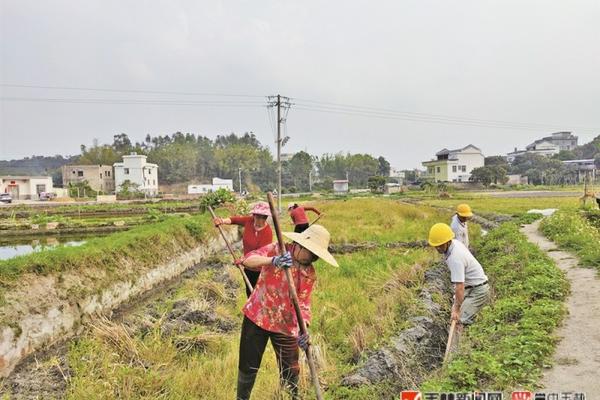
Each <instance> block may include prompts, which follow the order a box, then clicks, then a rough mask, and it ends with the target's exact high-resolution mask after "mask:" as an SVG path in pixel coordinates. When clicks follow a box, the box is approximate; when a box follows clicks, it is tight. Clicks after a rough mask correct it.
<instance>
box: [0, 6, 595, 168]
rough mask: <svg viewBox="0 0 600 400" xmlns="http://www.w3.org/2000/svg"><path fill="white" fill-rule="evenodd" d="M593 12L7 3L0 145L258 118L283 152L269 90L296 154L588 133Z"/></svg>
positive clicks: (30, 148)
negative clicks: (285, 104) (280, 103)
mask: <svg viewBox="0 0 600 400" xmlns="http://www.w3.org/2000/svg"><path fill="white" fill-rule="evenodd" d="M598 21H600V2H599V1H597V0H590V1H583V0H574V1H569V2H565V1H558V0H555V1H550V0H540V1H534V0H531V1H530V0H525V1H524V0H517V1H513V0H503V1H499V0H496V1H489V0H464V1H448V0H441V1H431V0H411V1H406V0H391V1H387V0H386V1H383V0H382V1H350V0H328V1H313V0H303V1H290V0H279V1H267V0H265V1H256V0H254V1H251V0H247V1H245V0H230V1H217V0H214V1H198V0H192V1H183V0H181V1H176V0H165V1H162V0H154V1H142V0H137V1H134V0H85V1H81V0H70V1H67V0H47V1H39V0H35V1H32V0H0V84H1V86H0V159H13V158H20V157H24V156H31V155H34V154H35V155H55V154H63V155H71V154H78V153H79V148H80V145H81V144H86V145H88V146H89V145H91V144H92V143H93V141H94V139H97V140H98V141H99V142H100V143H110V142H112V137H113V135H115V134H119V133H122V132H123V133H127V134H128V135H129V137H130V138H132V140H134V141H136V140H137V141H141V140H143V138H144V137H145V136H146V135H147V134H151V135H159V134H160V135H164V134H171V133H174V132H177V131H181V132H184V133H185V132H191V133H196V134H202V135H205V136H208V137H213V138H214V137H216V135H219V134H228V133H231V132H236V133H240V134H241V133H244V132H247V131H252V132H254V133H255V134H256V135H257V137H258V138H259V139H260V140H261V141H262V142H263V143H264V144H268V145H269V146H270V147H271V148H273V149H274V148H275V136H274V132H273V129H272V126H271V123H270V119H269V114H268V111H267V107H266V104H267V99H266V96H268V95H275V94H281V95H283V96H288V97H290V98H291V100H290V102H291V103H292V105H291V108H290V109H289V112H288V115H287V121H286V132H287V135H289V136H290V140H289V142H288V143H287V144H286V146H285V147H284V149H283V151H284V152H287V153H289V152H296V151H300V150H306V151H308V152H309V153H311V154H314V155H320V154H323V153H337V152H351V153H370V154H373V155H375V156H379V155H383V156H384V157H386V158H387V159H388V160H389V161H390V163H391V164H392V166H393V167H395V168H415V167H421V162H422V161H426V160H429V159H431V158H432V157H434V154H435V153H436V152H437V151H438V150H440V149H442V148H444V147H445V148H450V149H454V148H460V147H464V146H465V145H467V144H470V143H472V144H474V145H476V146H478V147H480V148H481V149H482V150H483V152H484V154H485V155H486V156H487V155H496V154H505V153H507V152H509V151H512V150H513V149H514V147H518V148H523V147H525V146H526V145H527V144H529V143H530V142H532V141H533V140H535V139H537V138H540V137H543V136H546V135H547V134H549V133H551V132H553V131H572V132H573V133H574V134H575V135H577V136H579V139H580V143H584V142H588V141H590V140H591V139H592V138H593V137H595V136H596V135H600V112H599V110H600V73H599V71H600V24H599V23H598ZM30 86H35V87H30ZM41 87H45V88H41ZM50 88H53V89H50ZM56 88H63V89H56ZM64 88H71V89H64ZM74 89H77V90H74ZM80 89H94V90H80ZM99 89H102V90H99ZM340 104H341V105H342V106H341V105H340Z"/></svg>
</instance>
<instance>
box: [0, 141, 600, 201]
mask: <svg viewBox="0 0 600 400" xmlns="http://www.w3.org/2000/svg"><path fill="white" fill-rule="evenodd" d="M597 139H598V138H597ZM595 140H596V139H595ZM578 146H579V143H578V137H577V136H574V135H573V134H572V133H571V132H555V133H552V134H550V135H548V136H545V137H542V138H540V139H537V140H535V141H533V142H532V143H530V144H529V145H527V146H525V148H524V149H518V148H516V147H515V148H514V150H513V151H512V152H510V153H508V154H506V155H503V156H493V157H491V158H490V157H488V158H486V156H485V155H484V153H483V150H482V149H481V148H480V147H478V146H476V145H474V144H466V145H465V146H464V147H461V148H458V149H451V150H449V149H447V148H443V149H441V150H439V151H437V152H436V153H435V154H434V157H433V158H432V159H430V160H427V161H423V162H422V166H423V167H424V169H421V168H415V169H412V170H400V169H396V168H389V176H386V177H384V178H385V180H384V181H383V186H382V191H384V192H385V193H394V192H398V191H401V190H402V188H403V187H405V186H406V185H421V184H423V183H426V182H430V183H449V184H456V185H469V184H471V185H473V184H477V183H482V179H481V178H478V176H476V175H477V172H478V170H481V169H482V168H485V167H487V166H488V165H489V164H490V163H491V161H490V162H488V161H489V159H491V160H493V161H494V162H493V165H494V166H498V165H502V166H503V168H504V173H505V176H504V177H503V179H501V182H494V183H501V184H503V185H528V184H539V183H545V181H544V180H543V179H542V181H541V182H535V181H534V180H532V177H530V176H528V175H527V174H524V173H508V172H509V170H510V166H511V165H514V164H515V163H517V162H518V161H519V159H523V157H527V156H532V155H533V156H543V157H546V158H548V159H550V158H554V159H555V157H556V156H557V155H559V154H562V153H561V152H571V151H573V150H575V149H576V148H578ZM599 154H600V153H599ZM293 157H294V154H293V153H284V154H282V155H281V161H282V162H283V163H286V162H290V161H291V160H292V159H293ZM147 158H148V157H147V156H146V155H143V154H137V153H135V152H132V153H131V154H128V155H123V156H122V161H120V162H115V163H113V164H112V165H63V166H62V168H61V172H62V187H60V186H61V185H55V184H54V183H55V182H53V179H52V177H51V176H40V175H35V176H34V175H31V176H28V175H4V176H0V193H1V194H3V198H2V199H0V200H2V201H3V202H9V201H12V200H42V201H43V200H50V199H53V198H65V197H89V196H90V195H91V193H86V188H87V190H88V192H90V191H92V192H93V194H94V195H100V196H104V197H105V198H106V199H107V200H110V199H111V197H114V196H116V195H117V194H119V193H124V192H125V193H135V194H137V195H138V196H140V195H141V196H142V197H146V198H152V197H156V196H158V195H159V194H161V193H162V191H161V190H160V187H159V174H160V171H159V166H158V165H157V164H154V163H150V162H148V161H147ZM571 158H572V157H571ZM558 161H559V162H560V163H562V165H563V166H564V167H565V169H566V170H568V171H569V175H568V179H567V178H564V177H563V178H562V182H561V183H570V184H575V183H581V182H583V181H584V180H585V179H590V180H592V181H594V180H595V179H596V175H597V174H598V172H599V170H600V166H599V165H598V164H599V161H598V157H597V156H596V158H585V159H568V160H558ZM474 172H475V174H474ZM346 175H347V174H346ZM235 178H236V177H232V176H228V177H213V178H212V181H211V182H205V183H201V182H189V183H188V185H187V192H186V193H185V194H187V195H191V196H193V195H203V194H207V193H210V192H214V191H216V190H219V189H225V190H228V191H234V182H235V180H236V179H235ZM542 178H543V177H542ZM309 180H310V183H309V187H310V190H312V184H313V183H316V182H319V171H318V169H316V170H315V171H314V173H313V171H312V170H311V171H310V176H309ZM483 183H489V182H483ZM550 183H557V182H550ZM330 184H331V187H330V188H329V190H330V191H332V192H334V193H338V194H343V193H347V192H348V191H350V190H351V189H355V190H361V189H362V190H365V189H368V187H364V188H356V187H354V188H353V185H352V182H351V179H348V177H347V176H346V179H333V180H332V181H331V182H330ZM237 190H239V192H240V193H241V194H242V193H244V192H245V190H244V188H243V183H242V178H241V172H240V176H239V185H238V188H237Z"/></svg>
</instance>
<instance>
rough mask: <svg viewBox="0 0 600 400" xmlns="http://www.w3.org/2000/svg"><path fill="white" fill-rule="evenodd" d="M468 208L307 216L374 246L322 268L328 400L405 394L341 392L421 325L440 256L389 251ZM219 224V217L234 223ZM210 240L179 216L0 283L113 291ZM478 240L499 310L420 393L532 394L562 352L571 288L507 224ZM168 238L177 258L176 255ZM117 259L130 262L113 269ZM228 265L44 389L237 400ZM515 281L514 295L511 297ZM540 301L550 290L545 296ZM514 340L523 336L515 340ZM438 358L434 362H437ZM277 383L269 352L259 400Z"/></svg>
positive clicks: (118, 325)
mask: <svg viewBox="0 0 600 400" xmlns="http://www.w3.org/2000/svg"><path fill="white" fill-rule="evenodd" d="M464 201H465V200H464V199H457V198H452V199H443V200H442V199H432V198H429V199H422V200H420V202H419V203H417V204H407V203H405V202H404V200H403V199H397V198H395V197H389V198H373V197H369V198H345V199H341V200H317V201H314V202H312V204H313V205H314V206H316V207H317V208H318V209H319V210H321V211H322V212H324V214H325V216H324V217H323V218H322V219H321V220H320V221H319V223H321V224H322V225H324V226H325V227H327V228H328V229H329V230H330V232H331V234H332V244H334V245H344V244H350V245H352V244H359V243H364V242H369V243H374V244H376V245H377V244H379V245H380V247H379V248H378V247H377V246H375V247H374V248H370V249H369V250H366V251H357V252H352V253H339V254H336V258H337V259H338V262H339V264H340V268H333V267H330V266H328V265H326V264H325V263H323V262H320V261H319V262H317V264H316V269H317V276H318V283H317V287H316V290H315V292H314V294H313V320H312V323H311V336H312V341H313V344H314V345H315V347H316V349H317V350H318V360H319V363H320V367H321V374H320V375H321V380H322V383H323V386H324V387H325V388H326V397H327V398H331V399H378V398H393V397H394V395H395V394H397V393H398V391H399V390H400V389H401V388H402V387H403V386H402V383H400V382H399V380H398V379H382V380H380V381H378V382H374V383H371V384H366V385H358V386H356V385H351V386H348V385H345V384H343V383H342V382H343V381H344V378H345V377H347V376H348V375H350V374H352V373H353V372H354V371H356V370H357V369H358V368H360V367H361V366H362V365H363V364H364V363H365V362H366V361H367V360H368V359H369V357H370V355H371V354H372V353H373V352H374V351H376V350H377V349H380V348H383V347H385V346H387V345H388V344H389V343H390V340H392V338H393V337H395V335H397V334H398V333H399V332H402V331H404V330H406V329H408V328H410V327H411V326H412V324H413V322H411V321H414V318H416V317H419V316H423V315H428V314H427V313H428V311H427V310H426V309H425V308H424V305H423V303H422V297H421V294H422V291H423V289H424V287H425V285H427V278H426V273H427V271H430V270H432V269H434V268H435V267H436V265H438V263H439V256H438V255H437V254H436V253H435V252H434V251H432V250H431V249H428V248H422V247H418V246H416V247H411V248H403V247H399V248H387V247H386V246H385V245H386V244H391V243H397V242H419V241H422V240H423V239H425V238H426V236H427V232H428V230H429V227H430V226H431V225H432V224H433V223H435V222H439V221H447V220H449V217H450V215H451V212H449V211H447V210H446V209H447V208H452V207H453V206H455V205H456V204H458V203H459V202H464ZM468 202H469V203H470V204H471V205H472V206H473V208H474V210H475V212H476V213H477V212H480V211H482V212H484V213H493V214H507V215H511V216H519V215H521V214H523V213H525V212H526V211H527V210H528V209H529V208H530V206H532V207H531V208H545V207H544V205H547V204H559V206H564V207H565V208H566V209H567V210H568V209H572V208H573V207H575V206H576V200H574V199H572V198H564V199H563V198H535V199H497V198H486V197H482V198H476V199H475V198H473V199H470V200H469V201H468ZM534 204H535V205H534ZM432 206H433V207H432ZM555 206H556V205H555ZM95 212H97V210H95ZM218 212H219V214H220V215H227V214H229V213H230V212H232V209H229V210H225V209H220V210H218ZM283 221H284V230H288V229H290V228H291V225H290V222H289V221H288V218H284V219H283ZM209 233H212V234H213V235H214V230H213V229H212V228H211V227H210V222H209V220H208V218H207V217H206V215H199V216H179V217H177V216H173V217H169V218H166V219H165V220H163V221H156V222H150V223H148V224H145V225H144V226H140V227H137V228H133V229H132V230H130V231H128V232H122V233H116V234H112V235H109V236H107V237H105V238H99V239H94V240H91V241H89V242H88V243H86V244H85V245H84V246H81V247H78V248H64V249H63V248H61V249H57V250H53V252H52V253H51V254H52V255H51V256H50V255H44V254H43V253H38V254H32V255H30V256H25V257H21V258H18V259H15V260H14V261H12V262H4V263H0V271H1V274H0V276H2V282H3V285H4V286H5V290H9V291H10V290H11V287H13V286H14V284H15V283H16V282H18V280H19V277H20V276H21V275H22V274H24V273H27V274H31V273H33V274H44V275H45V274H56V273H61V270H62V268H65V267H66V266H67V265H68V268H69V269H70V270H71V271H77V270H78V269H80V268H83V266H84V265H85V264H86V263H89V262H92V263H94V265H95V267H96V268H101V269H102V268H104V269H106V270H107V271H114V273H113V272H111V273H109V274H108V275H106V276H105V278H104V279H106V280H107V281H106V283H108V281H110V280H111V279H118V277H119V276H120V275H119V274H120V273H119V272H118V269H117V270H115V268H117V265H118V263H119V262H121V261H119V260H123V257H124V256H125V254H126V255H127V257H128V258H129V259H131V260H133V259H138V258H139V259H140V260H141V262H142V263H152V262H156V261H157V260H161V259H162V260H166V259H168V258H169V257H171V256H172V255H173V254H174V253H173V251H175V252H176V251H181V250H184V251H185V249H186V248H189V247H188V246H194V245H195V244H196V243H198V241H202V240H203V239H202V238H203V237H204V236H205V235H207V234H209ZM480 233H481V230H480V229H479V227H478V226H476V225H474V224H472V225H471V235H472V236H473V237H474V238H475V249H476V250H477V252H478V258H479V259H480V261H481V262H482V264H483V266H484V268H485V269H486V272H487V273H488V276H490V279H491V281H492V285H493V287H494V289H495V297H494V303H493V305H492V306H490V307H487V308H486V309H485V310H484V311H483V312H482V315H481V318H480V320H479V321H478V323H476V324H475V325H474V326H473V328H472V329H471V330H470V331H469V332H468V334H467V335H466V337H465V340H464V341H463V342H462V345H461V346H462V347H461V353H460V356H457V357H456V358H454V360H453V361H452V363H451V364H450V365H449V366H448V368H444V369H437V368H435V369H434V370H433V371H429V372H431V374H430V376H429V377H428V378H427V379H426V380H425V383H424V388H427V389H431V390H442V389H443V390H463V389H475V388H478V387H482V385H485V386H486V387H494V388H498V389H504V390H508V389H510V388H514V387H530V388H533V387H535V385H536V382H537V380H538V379H539V377H540V375H541V368H542V366H544V365H545V364H547V363H548V362H549V357H550V355H551V354H552V351H553V348H554V346H555V344H556V339H555V338H554V337H553V336H552V335H548V334H547V332H551V331H552V330H553V329H554V328H555V327H556V326H558V325H559V324H560V321H561V320H562V318H563V316H564V313H565V311H564V307H563V305H562V302H563V300H564V298H565V296H566V295H567V293H568V290H569V288H568V283H567V282H566V280H565V278H564V276H563V275H562V274H561V273H560V271H559V270H558V269H557V268H556V267H555V265H554V264H553V262H552V261H550V260H549V259H548V258H547V257H545V256H544V254H542V252H541V251H540V250H539V249H537V248H536V247H535V246H533V245H531V244H528V243H527V242H526V239H525V238H524V237H523V236H522V235H521V234H520V233H519V232H518V231H517V229H516V227H515V225H514V224H511V223H508V224H505V225H503V226H502V227H501V228H498V229H496V230H494V231H492V232H491V233H490V234H489V235H488V236H486V237H485V238H484V239H483V238H481V236H480ZM170 237H175V238H177V241H178V242H179V243H181V244H180V245H178V247H172V246H171V245H170V244H169V238H170ZM148 240H151V242H152V243H153V246H152V247H151V248H148V246H138V245H137V244H139V243H140V242H147V241H148ZM106 249H112V250H111V251H112V253H110V256H106V257H105V256H102V254H103V253H104V251H105V250H106ZM119 249H122V250H123V251H124V252H125V253H123V254H121V255H119V251H121V250H119ZM149 249H151V250H150V251H149ZM169 249H171V250H169ZM65 260H68V262H66V263H65ZM111 260H113V261H111ZM112 262H116V263H117V264H115V265H114V266H113V264H111V263H112ZM229 264H230V261H229V258H228V257H227V256H226V255H221V256H218V257H215V258H212V259H209V260H206V261H205V262H203V264H202V265H201V266H200V267H199V268H198V269H197V270H196V271H195V272H194V273H193V274H190V275H189V276H188V277H186V278H185V279H184V280H183V281H182V283H181V284H178V285H175V286H173V287H170V288H168V290H164V291H163V292H158V293H156V294H155V295H153V297H151V298H149V299H146V300H142V301H141V302H140V303H139V304H135V305H134V306H132V307H131V308H129V309H128V310H127V312H125V313H123V314H120V316H119V317H117V318H114V319H113V320H107V319H100V320H97V321H95V322H91V323H90V326H89V329H86V331H85V332H84V333H83V334H82V335H81V336H79V337H78V338H77V339H76V340H73V341H71V342H70V343H69V344H68V346H67V347H66V348H65V349H64V350H63V351H62V352H61V353H59V354H58V355H56V356H53V357H51V358H49V359H47V360H46V361H44V362H43V363H41V367H40V368H41V370H46V371H57V370H58V369H60V370H62V371H63V372H64V374H65V376H66V378H65V379H62V381H61V382H57V381H56V380H52V379H50V382H49V385H48V386H52V387H56V388H57V389H56V390H55V391H54V392H52V391H50V392H49V393H50V395H52V396H54V395H56V396H64V397H66V398H69V399H80V398H89V399H105V398H132V399H137V398H164V399H180V398H189V399H193V398H212V399H229V398H232V397H234V393H235V382H236V376H237V358H238V354H237V351H238V349H237V346H238V340H239V327H240V323H241V317H240V308H241V306H242V305H243V302H244V300H245V295H244V293H243V289H242V287H241V279H240V277H239V272H237V271H236V270H235V269H234V268H233V267H232V266H231V265H229ZM446 279H447V278H446ZM514 281H519V282H521V284H520V285H518V286H515V285H514V284H513V282H514ZM545 287H552V288H554V289H553V290H552V291H545V290H543V289H542V288H545ZM433 299H434V302H435V303H438V304H439V306H440V307H441V311H440V314H439V315H438V316H437V317H436V318H434V320H436V321H437V320H438V319H439V318H441V320H439V322H436V323H440V324H442V325H441V328H442V329H444V326H443V325H444V324H445V323H446V322H445V321H447V318H448V314H447V313H448V307H449V299H448V298H446V297H443V295H442V294H440V295H437V294H435V295H434V296H433ZM424 313H425V314H424ZM519 326H527V327H528V330H527V331H526V332H524V333H522V334H520V335H517V336H515V332H516V329H517V327H519ZM433 356H434V358H436V357H437V359H438V362H439V358H440V357H441V354H437V353H436V354H434V355H433ZM508 367H510V368H508ZM508 370H510V371H511V372H510V373H508V372H506V371H508ZM306 371H307V368H306V366H305V365H304V366H303V367H302V374H303V375H302V377H301V383H302V391H303V394H304V395H305V396H306V397H307V398H312V396H313V394H312V388H311V386H310V381H309V379H308V376H307V375H306ZM38 372H39V371H38ZM408 378H410V377H408ZM277 382H278V375H277V366H276V364H275V357H274V354H273V350H272V349H271V348H270V347H268V348H267V351H266V353H265V356H264V359H263V364H262V367H261V371H260V373H259V376H258V380H257V384H256V386H255V389H254V392H253V398H276V397H277V395H278V389H277V387H278V383H277ZM407 382H408V381H407ZM405 384H408V383H405Z"/></svg>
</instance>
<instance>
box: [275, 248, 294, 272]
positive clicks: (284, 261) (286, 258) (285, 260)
mask: <svg viewBox="0 0 600 400" xmlns="http://www.w3.org/2000/svg"><path fill="white" fill-rule="evenodd" d="M271 264H273V265H274V266H276V267H279V268H289V267H291V266H292V265H293V261H292V255H291V254H290V252H289V251H286V252H285V253H284V254H282V255H280V256H275V257H273V258H272V259H271Z"/></svg>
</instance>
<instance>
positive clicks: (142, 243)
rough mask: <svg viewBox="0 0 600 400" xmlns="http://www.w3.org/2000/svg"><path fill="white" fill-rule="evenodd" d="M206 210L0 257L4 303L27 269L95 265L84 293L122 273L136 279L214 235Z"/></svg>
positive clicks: (89, 267) (56, 270) (40, 271)
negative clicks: (79, 242) (92, 279)
mask: <svg viewBox="0 0 600 400" xmlns="http://www.w3.org/2000/svg"><path fill="white" fill-rule="evenodd" d="M210 226H211V225H210V222H209V218H208V216H207V215H198V216H194V217H186V218H176V217H173V218H169V219H167V220H165V221H163V222H159V223H155V224H150V225H145V226H139V227H136V228H133V229H131V230H129V231H125V232H119V233H114V234H112V235H108V236H104V237H100V238H94V239H90V240H88V241H87V242H86V243H84V244H83V245H81V246H76V247H75V246H58V247H56V248H53V249H49V250H47V251H41V252H35V253H31V254H28V255H24V256H19V257H14V258H11V259H7V260H1V261H0V304H4V301H5V300H4V299H5V296H4V293H5V292H6V291H7V290H10V287H12V286H15V285H18V284H19V278H20V277H21V276H22V275H23V274H38V275H47V274H56V275H59V276H60V274H61V273H62V272H65V271H73V270H81V271H82V273H84V271H93V270H97V271H98V272H99V273H94V274H93V275H94V276H95V277H96V278H95V285H94V287H87V286H86V287H82V288H81V293H79V295H84V294H89V293H96V292H97V291H99V290H101V289H102V288H104V287H106V285H109V284H110V283H112V282H114V281H116V280H119V279H133V278H135V276H137V274H139V273H140V272H141V271H144V270H145V268H149V267H152V266H154V265H157V264H160V263H161V262H166V261H168V260H170V259H172V258H173V257H175V256H177V255H179V254H181V253H183V252H185V251H187V250H190V249H192V248H194V247H196V246H197V245H198V244H200V243H202V242H203V241H205V240H206V238H207V234H208V235H209V236H211V235H215V234H216V233H215V231H214V230H213V229H211V228H210Z"/></svg>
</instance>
